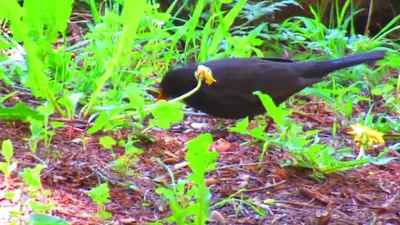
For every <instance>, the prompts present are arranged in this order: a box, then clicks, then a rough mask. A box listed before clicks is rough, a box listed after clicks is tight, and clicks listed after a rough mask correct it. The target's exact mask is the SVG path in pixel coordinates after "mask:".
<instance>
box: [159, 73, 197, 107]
mask: <svg viewBox="0 0 400 225" xmlns="http://www.w3.org/2000/svg"><path fill="white" fill-rule="evenodd" d="M195 71H196V67H195V66H193V67H182V68H178V69H174V70H170V71H168V72H167V73H166V74H165V75H164V77H163V78H162V80H161V83H160V86H161V92H160V95H159V96H158V98H157V101H158V100H161V99H167V98H175V97H178V96H181V95H183V94H185V93H187V92H189V91H191V90H192V89H193V88H195V87H196V85H197V80H196V78H195V76H194V72H195Z"/></svg>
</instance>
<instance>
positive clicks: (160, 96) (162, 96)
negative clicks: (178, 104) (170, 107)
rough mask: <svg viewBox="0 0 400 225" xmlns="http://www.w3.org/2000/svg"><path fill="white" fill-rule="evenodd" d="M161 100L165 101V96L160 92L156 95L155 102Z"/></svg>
mask: <svg viewBox="0 0 400 225" xmlns="http://www.w3.org/2000/svg"><path fill="white" fill-rule="evenodd" d="M162 99H167V96H166V95H165V94H164V93H163V92H161V93H160V94H159V95H158V97H157V100H156V102H158V101H160V100H162Z"/></svg>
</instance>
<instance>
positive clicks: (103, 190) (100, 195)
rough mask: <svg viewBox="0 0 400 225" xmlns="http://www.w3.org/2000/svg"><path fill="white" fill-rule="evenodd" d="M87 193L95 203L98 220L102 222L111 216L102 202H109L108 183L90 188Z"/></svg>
mask: <svg viewBox="0 0 400 225" xmlns="http://www.w3.org/2000/svg"><path fill="white" fill-rule="evenodd" d="M88 195H89V196H90V197H91V198H92V200H93V201H94V202H95V203H96V204H97V216H98V217H99V218H100V220H101V221H102V222H104V221H105V219H108V218H111V216H112V214H111V213H109V212H107V211H105V209H104V203H109V202H110V189H109V188H108V184H107V183H104V184H101V185H99V186H97V187H95V188H92V189H91V190H90V191H89V194H88Z"/></svg>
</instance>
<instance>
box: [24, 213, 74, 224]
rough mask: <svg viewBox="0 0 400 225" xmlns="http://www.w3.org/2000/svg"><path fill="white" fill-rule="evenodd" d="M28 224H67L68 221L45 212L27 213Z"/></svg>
mask: <svg viewBox="0 0 400 225" xmlns="http://www.w3.org/2000/svg"><path fill="white" fill-rule="evenodd" d="M29 224H30V225H68V224H69V223H68V222H67V221H65V220H64V219H61V218H58V217H55V216H50V215H46V214H36V213H33V214H30V215H29Z"/></svg>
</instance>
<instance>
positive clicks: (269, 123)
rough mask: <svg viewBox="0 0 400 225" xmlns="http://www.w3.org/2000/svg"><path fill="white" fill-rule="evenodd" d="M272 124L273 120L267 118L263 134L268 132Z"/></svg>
mask: <svg viewBox="0 0 400 225" xmlns="http://www.w3.org/2000/svg"><path fill="white" fill-rule="evenodd" d="M273 122H274V120H273V119H272V118H268V123H267V126H266V127H265V129H264V132H268V130H269V128H271V126H272V123H273Z"/></svg>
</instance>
